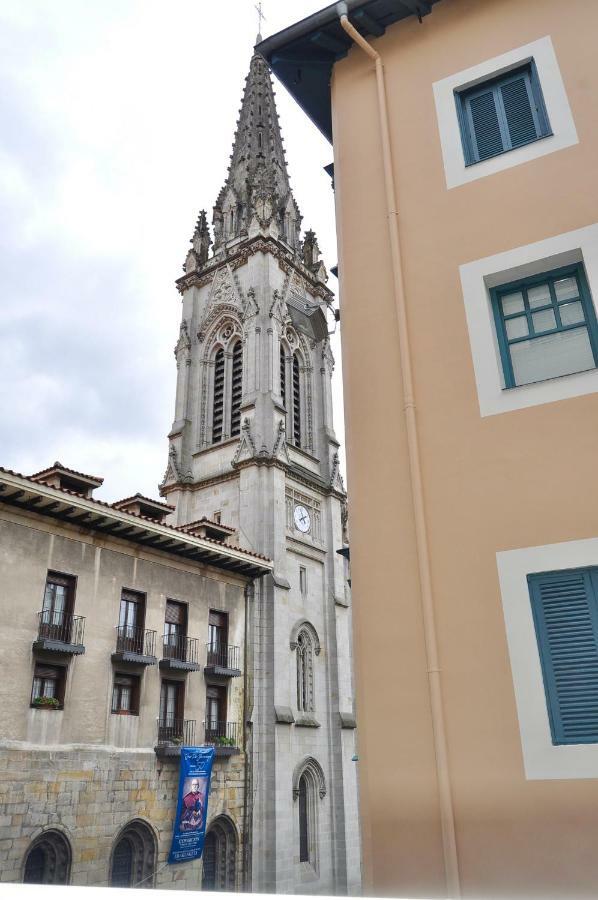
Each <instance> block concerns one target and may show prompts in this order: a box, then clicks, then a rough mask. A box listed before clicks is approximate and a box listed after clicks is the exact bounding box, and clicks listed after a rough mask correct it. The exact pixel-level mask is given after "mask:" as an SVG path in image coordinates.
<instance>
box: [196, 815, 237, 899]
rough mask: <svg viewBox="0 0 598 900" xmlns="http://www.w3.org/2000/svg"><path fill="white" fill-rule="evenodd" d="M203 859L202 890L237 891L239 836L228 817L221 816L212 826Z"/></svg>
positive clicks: (208, 833)
mask: <svg viewBox="0 0 598 900" xmlns="http://www.w3.org/2000/svg"><path fill="white" fill-rule="evenodd" d="M202 857H203V872H202V881H201V887H202V890H204V891H234V890H236V887H237V835H236V833H235V829H234V827H233V824H232V822H231V821H230V820H229V819H227V818H226V816H219V817H218V818H217V819H215V820H214V821H213V822H212V824H211V825H210V827H209V829H208V832H207V834H206V838H205V842H204V847H203V854H202Z"/></svg>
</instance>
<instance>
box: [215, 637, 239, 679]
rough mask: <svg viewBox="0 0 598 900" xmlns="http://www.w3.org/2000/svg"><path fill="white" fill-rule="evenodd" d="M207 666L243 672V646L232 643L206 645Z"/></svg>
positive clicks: (236, 672) (231, 671)
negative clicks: (232, 644) (234, 645)
mask: <svg viewBox="0 0 598 900" xmlns="http://www.w3.org/2000/svg"><path fill="white" fill-rule="evenodd" d="M206 650H207V653H206V668H208V667H209V668H214V669H226V670H227V671H228V672H230V673H231V674H233V673H234V674H235V675H236V674H239V675H240V674H241V648H240V647H233V646H231V645H230V644H207V645H206Z"/></svg>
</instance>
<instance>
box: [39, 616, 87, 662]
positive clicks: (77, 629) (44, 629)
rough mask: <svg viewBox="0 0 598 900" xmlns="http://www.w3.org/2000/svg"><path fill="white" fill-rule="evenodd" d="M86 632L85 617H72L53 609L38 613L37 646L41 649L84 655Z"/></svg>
mask: <svg viewBox="0 0 598 900" xmlns="http://www.w3.org/2000/svg"><path fill="white" fill-rule="evenodd" d="M84 632H85V616H71V615H68V614H67V613H65V612H63V611H58V610H52V609H42V611H41V612H40V613H38V629H37V641H36V644H37V645H38V648H39V649H50V650H55V651H58V652H60V651H61V650H64V651H65V652H69V653H83V652H84V647H83V635H84ZM60 645H62V646H60Z"/></svg>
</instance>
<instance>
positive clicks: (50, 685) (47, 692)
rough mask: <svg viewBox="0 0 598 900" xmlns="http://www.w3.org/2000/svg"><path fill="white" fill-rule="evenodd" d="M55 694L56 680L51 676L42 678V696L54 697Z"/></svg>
mask: <svg viewBox="0 0 598 900" xmlns="http://www.w3.org/2000/svg"><path fill="white" fill-rule="evenodd" d="M55 694H56V682H55V681H53V680H52V679H51V678H44V691H43V695H42V696H44V697H54V696H55Z"/></svg>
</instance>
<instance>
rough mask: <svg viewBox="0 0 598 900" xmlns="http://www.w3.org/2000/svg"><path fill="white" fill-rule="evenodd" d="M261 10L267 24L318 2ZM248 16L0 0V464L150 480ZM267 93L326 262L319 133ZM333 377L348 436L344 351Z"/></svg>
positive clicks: (191, 4)
mask: <svg viewBox="0 0 598 900" xmlns="http://www.w3.org/2000/svg"><path fill="white" fill-rule="evenodd" d="M268 7H271V8H270V9H269V8H267V7H266V8H265V12H266V15H267V16H268V21H267V23H266V26H265V27H264V31H265V32H266V30H267V31H268V33H271V32H274V31H277V30H279V29H280V28H282V27H284V26H285V25H288V24H290V23H291V22H294V21H297V20H298V19H300V18H301V17H303V16H305V15H308V14H309V13H311V12H313V11H315V10H316V9H318V8H320V3H318V2H307V0H296V2H280V0H278V2H276V3H271V4H268ZM231 22H234V23H235V24H234V28H232V29H231V28H230V23H231ZM256 30H257V15H256V13H255V10H254V4H253V2H252V0H227V2H223V3H220V4H217V5H212V4H206V3H198V2H197V0H174V2H173V3H171V4H168V5H166V6H165V5H164V4H163V3H161V2H158V0H129V2H127V3H126V4H123V3H122V2H120V0H103V2H102V3H101V4H96V3H94V4H89V3H86V4H83V3H81V2H80V0H60V2H56V3H51V4H49V3H47V0H28V2H27V3H26V4H15V3H14V2H13V0H0V31H1V33H2V37H1V39H0V40H1V42H2V43H1V45H0V77H1V78H2V81H3V83H4V84H5V86H6V87H7V90H6V91H5V92H4V95H3V98H0V114H2V117H3V131H4V137H5V138H6V139H5V140H3V148H2V151H1V153H0V205H1V206H2V208H3V210H4V215H3V217H2V223H1V224H0V283H1V284H2V301H1V303H0V385H2V388H1V390H2V394H3V398H2V405H3V409H4V415H3V421H2V424H1V425H0V444H1V446H2V448H3V449H2V454H1V455H0V464H1V465H6V466H9V467H11V468H14V469H17V470H18V471H25V472H29V471H34V470H36V469H41V468H43V467H44V466H46V465H47V464H49V463H50V462H53V460H54V459H55V458H59V459H61V461H62V462H64V463H65V464H67V465H71V466H73V467H74V468H77V469H79V470H82V471H85V470H86V469H89V470H90V471H91V472H93V473H95V474H100V475H104V476H105V477H106V487H105V488H104V489H103V490H102V494H103V496H105V497H110V498H114V497H117V496H119V495H120V496H123V495H125V494H127V493H129V494H130V493H133V492H134V491H136V490H141V491H143V492H144V493H149V494H151V495H156V494H157V483H158V482H159V480H160V479H161V477H162V474H163V469H164V467H165V463H166V450H167V442H166V434H167V432H168V429H169V427H170V424H171V420H172V415H173V407H174V383H175V366H174V362H173V358H172V346H173V344H174V342H175V340H176V335H177V332H178V324H179V315H180V302H179V299H180V298H179V297H178V294H177V292H176V289H175V287H174V280H175V278H177V277H178V276H179V274H180V273H181V264H182V261H183V259H184V257H185V253H186V250H187V247H188V243H189V238H190V236H191V232H192V230H193V226H194V223H195V219H196V217H197V213H198V211H199V209H200V208H206V209H207V210H211V207H212V204H213V203H214V201H215V199H216V196H217V194H218V191H219V190H220V187H221V186H222V183H223V181H224V178H225V174H226V168H227V165H228V157H229V154H230V152H231V147H232V138H233V133H234V127H235V121H236V118H237V112H238V109H239V105H240V100H241V93H242V88H243V82H244V78H245V75H246V73H247V69H248V65H249V59H250V57H251V52H252V44H253V40H254V38H255V33H256ZM275 89H276V90H277V102H278V110H279V115H280V119H281V124H282V129H283V134H284V137H285V146H286V149H287V156H288V162H289V169H290V174H291V180H292V184H293V190H294V192H295V196H296V198H297V200H298V203H299V206H300V208H301V211H302V213H303V215H304V225H305V226H306V227H310V226H311V227H314V229H315V230H316V232H317V234H318V237H319V239H320V245H321V247H322V250H323V253H324V258H325V260H326V262H327V263H328V265H333V264H334V263H335V262H336V248H335V232H334V219H333V194H332V191H331V188H330V180H329V178H328V176H327V175H325V173H324V172H323V171H322V166H323V165H325V164H326V163H328V162H330V161H331V159H332V149H331V148H330V147H329V146H328V144H327V143H326V142H325V141H324V139H323V138H322V137H321V136H320V135H319V134H318V133H317V131H316V129H315V128H314V126H313V125H311V123H310V122H309V121H308V120H307V118H306V117H305V115H304V114H303V113H302V112H301V110H299V109H298V107H297V106H296V105H295V104H294V102H293V101H292V100H291V99H290V98H289V97H288V95H287V94H286V92H285V91H284V90H283V89H282V88H280V87H277V86H276V85H275ZM331 283H332V286H335V284H336V283H335V281H334V279H333V278H331ZM333 348H334V351H335V354H336V356H337V361H338V360H339V356H340V347H339V346H338V340H337V339H336V338H335V339H334V342H333ZM334 393H335V399H336V428H337V434H338V436H339V437H341V438H342V433H343V429H342V424H343V423H342V407H341V396H342V395H341V384H340V366H337V371H336V373H335V384H334Z"/></svg>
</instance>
